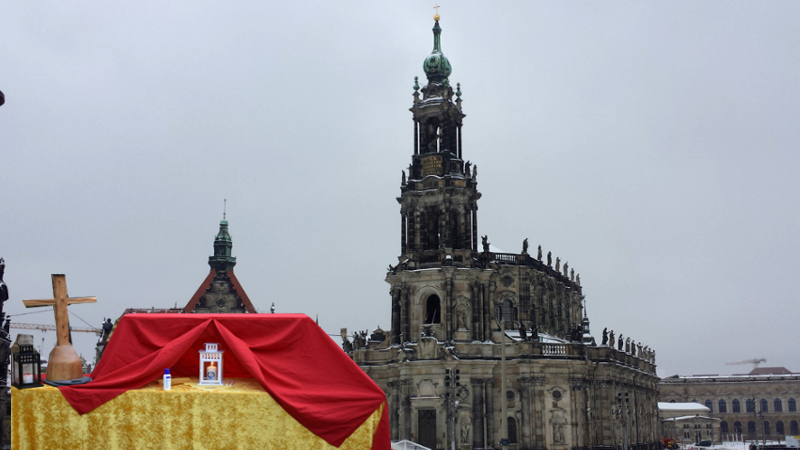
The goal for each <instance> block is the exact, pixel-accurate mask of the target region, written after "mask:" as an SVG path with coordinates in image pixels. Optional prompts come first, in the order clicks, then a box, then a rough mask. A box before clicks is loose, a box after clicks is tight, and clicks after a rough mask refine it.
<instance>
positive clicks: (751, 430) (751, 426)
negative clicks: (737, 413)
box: [747, 420, 756, 435]
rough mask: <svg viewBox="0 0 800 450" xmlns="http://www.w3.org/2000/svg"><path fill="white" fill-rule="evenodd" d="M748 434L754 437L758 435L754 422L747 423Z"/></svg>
mask: <svg viewBox="0 0 800 450" xmlns="http://www.w3.org/2000/svg"><path fill="white" fill-rule="evenodd" d="M747 434H749V435H754V434H756V423H755V422H753V421H752V420H751V421H750V422H747Z"/></svg>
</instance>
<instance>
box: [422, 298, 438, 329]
mask: <svg viewBox="0 0 800 450" xmlns="http://www.w3.org/2000/svg"><path fill="white" fill-rule="evenodd" d="M441 322H442V309H441V303H440V302H439V296H438V295H431V296H430V297H428V301H427V302H425V323H441Z"/></svg>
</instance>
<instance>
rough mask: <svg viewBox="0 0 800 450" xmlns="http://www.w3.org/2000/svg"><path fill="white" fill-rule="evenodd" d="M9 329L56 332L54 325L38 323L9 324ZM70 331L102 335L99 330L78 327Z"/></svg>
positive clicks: (71, 328)
mask: <svg viewBox="0 0 800 450" xmlns="http://www.w3.org/2000/svg"><path fill="white" fill-rule="evenodd" d="M10 327H11V328H20V329H25V330H39V331H48V330H53V331H55V330H56V326H55V325H42V324H39V323H14V322H11V325H10ZM69 330H70V331H80V332H83V333H96V334H97V335H98V336H100V335H102V334H103V330H101V329H100V328H78V327H69Z"/></svg>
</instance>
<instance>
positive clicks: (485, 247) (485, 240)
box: [481, 234, 489, 253]
mask: <svg viewBox="0 0 800 450" xmlns="http://www.w3.org/2000/svg"><path fill="white" fill-rule="evenodd" d="M481 245H482V246H483V252H484V253H489V235H488V234H487V235H486V236H481Z"/></svg>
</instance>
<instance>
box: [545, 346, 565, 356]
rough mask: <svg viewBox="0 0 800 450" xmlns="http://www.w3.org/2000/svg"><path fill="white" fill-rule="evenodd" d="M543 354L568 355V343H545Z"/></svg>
mask: <svg viewBox="0 0 800 450" xmlns="http://www.w3.org/2000/svg"><path fill="white" fill-rule="evenodd" d="M542 354H543V355H556V356H558V355H562V356H566V355H567V345H566V344H544V345H542Z"/></svg>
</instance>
